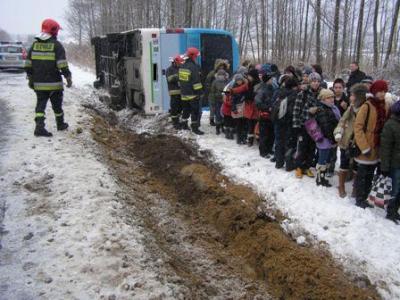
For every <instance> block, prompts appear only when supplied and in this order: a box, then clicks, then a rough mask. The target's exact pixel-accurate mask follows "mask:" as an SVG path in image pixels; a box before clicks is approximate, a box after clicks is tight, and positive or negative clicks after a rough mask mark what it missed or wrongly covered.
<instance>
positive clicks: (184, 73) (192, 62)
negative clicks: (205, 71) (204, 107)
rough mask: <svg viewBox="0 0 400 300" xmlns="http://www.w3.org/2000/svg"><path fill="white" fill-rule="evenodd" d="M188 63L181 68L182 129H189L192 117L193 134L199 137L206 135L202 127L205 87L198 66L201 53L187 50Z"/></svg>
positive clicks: (192, 48) (193, 49)
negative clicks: (201, 108)
mask: <svg viewBox="0 0 400 300" xmlns="http://www.w3.org/2000/svg"><path fill="white" fill-rule="evenodd" d="M185 56H186V61H185V63H184V64H183V65H182V66H181V67H180V68H179V85H180V87H181V99H182V106H183V112H182V124H181V127H182V129H189V127H188V120H189V117H191V124H190V126H191V128H192V132H193V133H195V134H198V135H202V134H204V132H202V131H201V130H200V129H199V127H200V96H201V93H202V90H203V85H202V84H201V79H200V72H201V71H200V66H199V65H198V64H196V59H197V57H199V56H200V51H199V50H198V49H197V48H194V47H191V48H188V49H187V50H186V54H185Z"/></svg>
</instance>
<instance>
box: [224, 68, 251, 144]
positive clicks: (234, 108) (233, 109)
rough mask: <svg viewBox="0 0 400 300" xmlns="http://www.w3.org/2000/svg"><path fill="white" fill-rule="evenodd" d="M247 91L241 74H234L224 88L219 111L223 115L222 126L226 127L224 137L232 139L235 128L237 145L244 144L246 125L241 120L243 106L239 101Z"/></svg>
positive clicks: (245, 81) (245, 82) (243, 120)
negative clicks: (222, 100)
mask: <svg viewBox="0 0 400 300" xmlns="http://www.w3.org/2000/svg"><path fill="white" fill-rule="evenodd" d="M247 90H248V85H247V80H246V79H245V78H244V77H243V75H241V74H236V75H235V76H234V77H233V80H232V81H231V82H229V83H228V85H227V86H226V87H225V88H224V94H225V97H224V103H223V104H222V108H221V111H222V114H223V115H224V125H225V127H226V130H225V137H226V138H227V139H233V138H234V131H235V128H236V133H237V142H238V144H239V143H245V142H246V131H245V129H246V123H245V119H244V118H243V107H244V104H243V102H241V101H242V100H241V99H244V95H245V93H246V92H247ZM243 101H244V100H243ZM240 102H241V103H240Z"/></svg>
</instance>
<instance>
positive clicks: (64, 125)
mask: <svg viewBox="0 0 400 300" xmlns="http://www.w3.org/2000/svg"><path fill="white" fill-rule="evenodd" d="M56 123H57V130H58V131H62V130H65V129H67V128H68V123H65V122H64V114H62V115H61V116H56Z"/></svg>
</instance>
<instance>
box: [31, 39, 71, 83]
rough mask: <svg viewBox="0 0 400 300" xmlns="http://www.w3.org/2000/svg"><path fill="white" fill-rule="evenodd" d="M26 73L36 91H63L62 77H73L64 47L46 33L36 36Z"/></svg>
mask: <svg viewBox="0 0 400 300" xmlns="http://www.w3.org/2000/svg"><path fill="white" fill-rule="evenodd" d="M25 71H26V73H27V75H28V78H29V80H32V81H33V87H34V90H35V91H55V90H63V81H62V76H61V75H63V76H64V77H66V78H68V77H71V72H70V70H69V68H68V62H67V59H66V56H65V49H64V47H63V46H62V44H61V43H60V42H59V41H57V38H56V37H54V36H51V35H49V34H44V33H42V34H40V35H38V36H36V41H34V42H33V44H32V46H31V47H30V49H29V51H28V55H27V58H26V60H25Z"/></svg>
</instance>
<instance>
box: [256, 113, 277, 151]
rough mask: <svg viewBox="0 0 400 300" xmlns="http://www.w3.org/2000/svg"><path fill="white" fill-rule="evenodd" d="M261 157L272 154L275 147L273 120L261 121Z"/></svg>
mask: <svg viewBox="0 0 400 300" xmlns="http://www.w3.org/2000/svg"><path fill="white" fill-rule="evenodd" d="M259 126H260V145H259V150H260V155H261V156H266V155H268V154H271V153H272V147H273V145H274V126H273V124H272V122H271V120H266V119H260V121H259Z"/></svg>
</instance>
